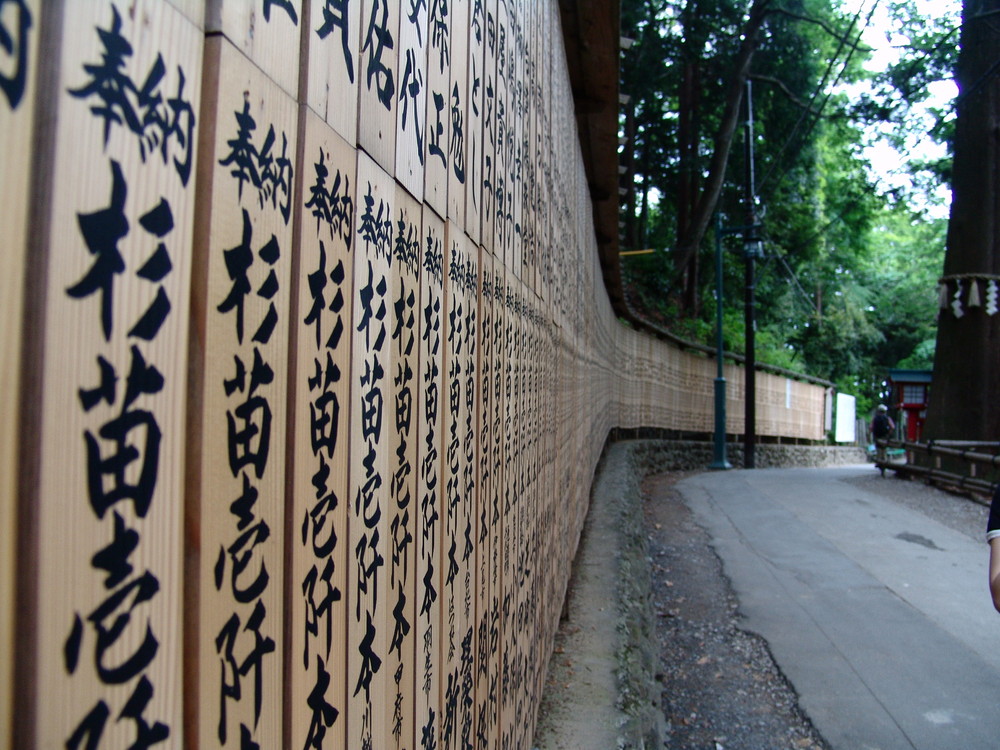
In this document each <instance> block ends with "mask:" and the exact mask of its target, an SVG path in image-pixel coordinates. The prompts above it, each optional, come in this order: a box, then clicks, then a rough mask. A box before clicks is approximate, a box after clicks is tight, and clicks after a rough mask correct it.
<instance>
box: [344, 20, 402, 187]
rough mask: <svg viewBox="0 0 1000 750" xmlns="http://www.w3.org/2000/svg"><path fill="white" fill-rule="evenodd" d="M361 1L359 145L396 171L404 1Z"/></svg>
mask: <svg viewBox="0 0 1000 750" xmlns="http://www.w3.org/2000/svg"><path fill="white" fill-rule="evenodd" d="M354 2H355V3H357V2H360V3H361V8H362V14H361V55H360V64H359V78H358V95H359V98H360V107H359V119H360V121H361V122H363V123H364V127H359V128H358V146H360V147H361V148H363V149H364V150H365V151H366V152H367V153H368V155H369V156H371V157H372V158H373V159H374V160H375V161H376V162H377V163H378V164H379V166H381V167H382V169H383V171H385V172H386V173H388V174H390V175H391V174H393V173H394V172H395V168H396V107H398V106H400V104H401V103H400V101H399V78H398V70H397V63H398V57H399V44H398V37H399V17H400V5H401V4H400V3H399V2H392V0H354Z"/></svg>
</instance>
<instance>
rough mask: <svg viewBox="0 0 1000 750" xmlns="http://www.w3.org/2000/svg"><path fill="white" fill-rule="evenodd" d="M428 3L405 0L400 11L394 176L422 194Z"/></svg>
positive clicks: (417, 195)
mask: <svg viewBox="0 0 1000 750" xmlns="http://www.w3.org/2000/svg"><path fill="white" fill-rule="evenodd" d="M427 44H428V39H427V4H426V3H405V4H403V7H402V10H401V12H400V14H399V95H398V97H397V100H398V106H397V108H396V109H397V112H396V118H397V126H396V179H397V180H398V181H399V182H400V183H402V185H403V186H404V187H405V188H406V189H407V190H408V191H409V192H410V195H412V196H413V197H414V198H416V199H417V200H418V201H420V200H423V198H424V157H425V154H426V151H427Z"/></svg>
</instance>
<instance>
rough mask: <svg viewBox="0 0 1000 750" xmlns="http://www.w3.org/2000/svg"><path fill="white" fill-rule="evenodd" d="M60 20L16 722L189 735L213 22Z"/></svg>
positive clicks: (127, 737) (72, 733)
mask: <svg viewBox="0 0 1000 750" xmlns="http://www.w3.org/2000/svg"><path fill="white" fill-rule="evenodd" d="M130 11H131V12H130ZM133 13H134V15H133ZM4 18H5V19H8V18H9V17H8V16H7V15H5V16H4ZM133 18H138V19H141V21H134V20H133ZM58 21H59V23H58V24H54V25H53V27H51V28H49V29H48V30H47V31H48V33H49V34H52V35H53V36H52V37H51V38H50V40H49V41H51V42H52V44H53V45H58V47H59V49H60V58H59V59H60V68H59V70H58V71H57V72H55V73H54V85H55V87H56V88H55V90H54V91H52V92H50V93H51V98H52V101H51V105H50V106H51V107H52V109H53V110H54V111H52V112H50V114H52V115H53V117H56V122H55V125H54V128H55V130H54V133H53V138H54V142H53V148H54V153H52V154H49V155H46V156H50V157H51V159H52V161H51V163H52V164H53V165H55V166H54V170H53V172H52V174H51V181H50V184H49V186H48V188H42V193H43V194H44V195H45V196H46V198H45V200H46V201H47V202H46V204H45V206H46V209H45V213H46V216H45V217H44V219H43V220H44V222H45V224H46V226H47V227H48V234H47V242H46V246H45V247H44V248H43V249H42V250H41V251H40V253H39V256H40V257H41V258H43V259H44V261H45V263H46V269H45V273H44V282H43V283H44V285H45V289H44V292H43V293H42V298H44V299H45V301H46V302H45V309H44V310H39V311H38V312H39V315H41V316H42V321H43V322H42V325H41V341H40V342H39V345H40V346H41V348H42V353H43V357H44V359H43V365H42V371H41V372H40V373H38V377H39V378H40V385H39V390H40V392H41V393H42V394H43V396H42V401H41V403H40V404H39V406H38V409H39V412H38V417H39V423H38V425H37V428H32V429H37V430H38V434H39V436H40V437H39V444H40V451H41V452H40V455H39V456H38V457H36V459H35V460H36V461H37V467H38V486H37V487H36V488H32V490H33V491H32V492H30V493H29V497H27V498H26V502H27V505H26V506H25V507H31V508H33V509H34V512H35V513H37V517H36V527H37V533H38V549H37V550H35V551H34V554H33V557H34V558H35V559H37V566H38V567H37V572H36V575H37V579H36V580H37V593H36V596H35V599H36V600H37V602H38V607H39V610H38V612H37V613H36V615H35V619H36V620H37V641H36V643H37V653H36V654H35V655H34V665H35V684H34V685H30V686H29V685H25V686H24V689H25V690H31V689H33V690H34V696H33V698H34V705H33V706H32V707H31V708H30V709H29V711H28V714H29V715H28V716H24V717H21V718H20V719H19V721H23V722H28V721H32V722H33V731H31V730H25V734H27V733H28V732H29V731H31V734H32V735H33V736H32V737H31V738H25V743H24V744H25V746H34V747H62V746H64V745H70V744H74V743H79V744H80V746H85V745H88V744H91V743H92V746H100V747H117V748H125V747H129V746H133V743H137V742H138V743H142V742H151V741H156V742H167V743H170V742H174V743H180V742H181V741H182V736H183V728H182V724H181V694H182V693H181V644H182V638H181V635H182V629H181V622H182V620H181V617H182V582H183V575H182V562H183V548H182V520H183V502H182V498H183V485H184V444H185V440H186V434H185V390H184V386H185V380H186V375H187V340H188V310H189V291H188V290H189V277H190V271H191V258H192V251H191V247H192V235H191V232H192V222H193V215H194V211H193V207H194V197H195V188H194V179H193V174H192V172H191V168H192V165H193V164H194V163H195V159H196V154H195V146H194V140H193V134H194V132H195V128H196V127H197V125H198V121H199V119H200V112H199V111H198V108H199V106H200V101H201V96H200V82H201V57H202V39H203V35H202V32H201V30H200V29H199V28H197V27H196V26H194V25H192V24H191V22H190V21H189V20H188V19H187V18H185V17H184V16H183V15H182V14H180V13H179V12H178V11H177V10H176V9H175V8H174V7H173V6H171V5H168V4H165V3H158V2H152V1H150V2H141V3H138V4H129V3H125V2H115V3H112V2H101V3H97V2H95V3H75V4H72V5H71V6H69V7H66V8H64V9H63V13H62V15H61V17H59V18H58ZM47 43H48V42H47ZM109 77H113V78H114V80H115V82H116V83H115V87H114V90H115V91H117V92H119V93H120V95H117V96H109V89H108V88H107V86H108V85H109V83H108V81H109ZM139 90H144V92H145V94H146V95H144V96H140V95H139V93H138V91H139ZM168 100H170V101H171V104H170V105H168V104H167V101H168ZM151 143H153V144H158V145H157V146H156V147H154V146H152V145H151ZM39 158H41V155H39ZM22 585H26V584H25V583H23V582H22Z"/></svg>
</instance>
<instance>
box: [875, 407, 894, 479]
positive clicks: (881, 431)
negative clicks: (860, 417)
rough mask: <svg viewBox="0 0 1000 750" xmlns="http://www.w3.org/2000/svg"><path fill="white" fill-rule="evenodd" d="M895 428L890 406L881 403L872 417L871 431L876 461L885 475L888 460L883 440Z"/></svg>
mask: <svg viewBox="0 0 1000 750" xmlns="http://www.w3.org/2000/svg"><path fill="white" fill-rule="evenodd" d="M895 429H896V423H895V422H893V421H892V417H890V416H889V409H888V407H887V406H886V405H885V404H879V405H878V408H877V409H876V410H875V416H874V417H872V423H871V432H872V438H874V440H875V462H876V464H881V466H879V469H880V470H881V471H882V475H883V476H885V461H886V447H885V443H884V442H883V441H885V440H887V439H888V438H889V436H890V435H891V434H892V433H893V431H894V430H895Z"/></svg>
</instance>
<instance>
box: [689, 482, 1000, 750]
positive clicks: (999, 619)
mask: <svg viewBox="0 0 1000 750" xmlns="http://www.w3.org/2000/svg"><path fill="white" fill-rule="evenodd" d="M871 471H873V469H872V467H871V465H864V466H854V467H839V468H828V469H757V470H752V471H727V472H712V473H703V474H698V475H696V476H693V477H690V478H688V479H685V480H683V481H682V482H680V483H678V485H677V489H678V490H680V491H681V492H682V493H683V494H684V497H685V499H686V500H687V502H688V503H689V505H690V507H691V508H692V510H693V511H694V512H695V514H696V516H697V518H698V522H699V523H701V524H702V525H703V526H704V527H705V528H706V529H707V530H708V531H709V532H710V533H711V534H712V536H713V538H714V540H715V546H716V549H717V551H718V553H719V555H720V557H721V558H722V561H723V564H724V566H725V570H726V573H727V575H728V576H729V577H730V579H731V580H732V583H733V586H734V588H735V590H736V594H737V596H738V598H739V601H740V610H741V612H742V613H743V614H744V615H745V616H746V627H747V629H748V630H752V631H754V632H757V633H759V634H760V635H761V636H763V637H764V638H765V639H766V640H767V641H768V643H769V644H770V647H771V650H772V652H773V654H774V657H775V660H776V661H777V663H778V665H779V667H780V668H781V669H782V671H783V672H784V673H785V675H786V676H787V677H788V679H789V680H790V681H791V682H792V684H793V685H794V687H795V689H796V691H797V692H798V693H799V695H800V699H801V700H800V705H801V706H802V708H803V710H804V711H806V713H807V714H808V715H809V717H810V719H811V720H812V721H813V723H814V724H815V726H816V728H817V729H818V730H819V732H820V733H821V734H822V735H823V737H824V738H826V740H827V741H828V742H829V743H830V745H831V746H832V747H833V748H835V750H895V749H896V748H918V749H919V750H925V749H926V750H931V749H940V750H955V749H956V748H961V749H962V750H974V749H975V748H991V749H995V748H1000V614H997V613H996V612H995V611H994V610H993V607H992V604H991V603H990V600H989V593H988V590H987V584H986V579H987V573H986V564H987V555H988V550H987V546H986V543H985V542H984V541H981V540H978V541H977V540H972V539H970V538H969V537H968V536H966V535H965V534H961V533H959V532H957V531H954V530H952V529H950V528H948V527H946V526H944V525H942V524H940V523H938V522H936V521H934V520H932V519H931V518H928V517H927V516H924V515H923V514H921V513H918V512H914V511H912V510H909V509H907V508H905V507H903V506H901V505H899V504H897V503H893V502H892V501H891V500H887V499H885V498H882V497H878V496H875V495H872V494H870V493H866V492H864V491H863V490H861V489H858V488H857V487H855V486H853V485H851V484H849V483H847V482H845V481H843V480H845V479H849V478H851V477H854V476H857V475H858V474H859V473H862V472H871ZM886 481H893V480H891V479H887V480H886Z"/></svg>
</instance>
